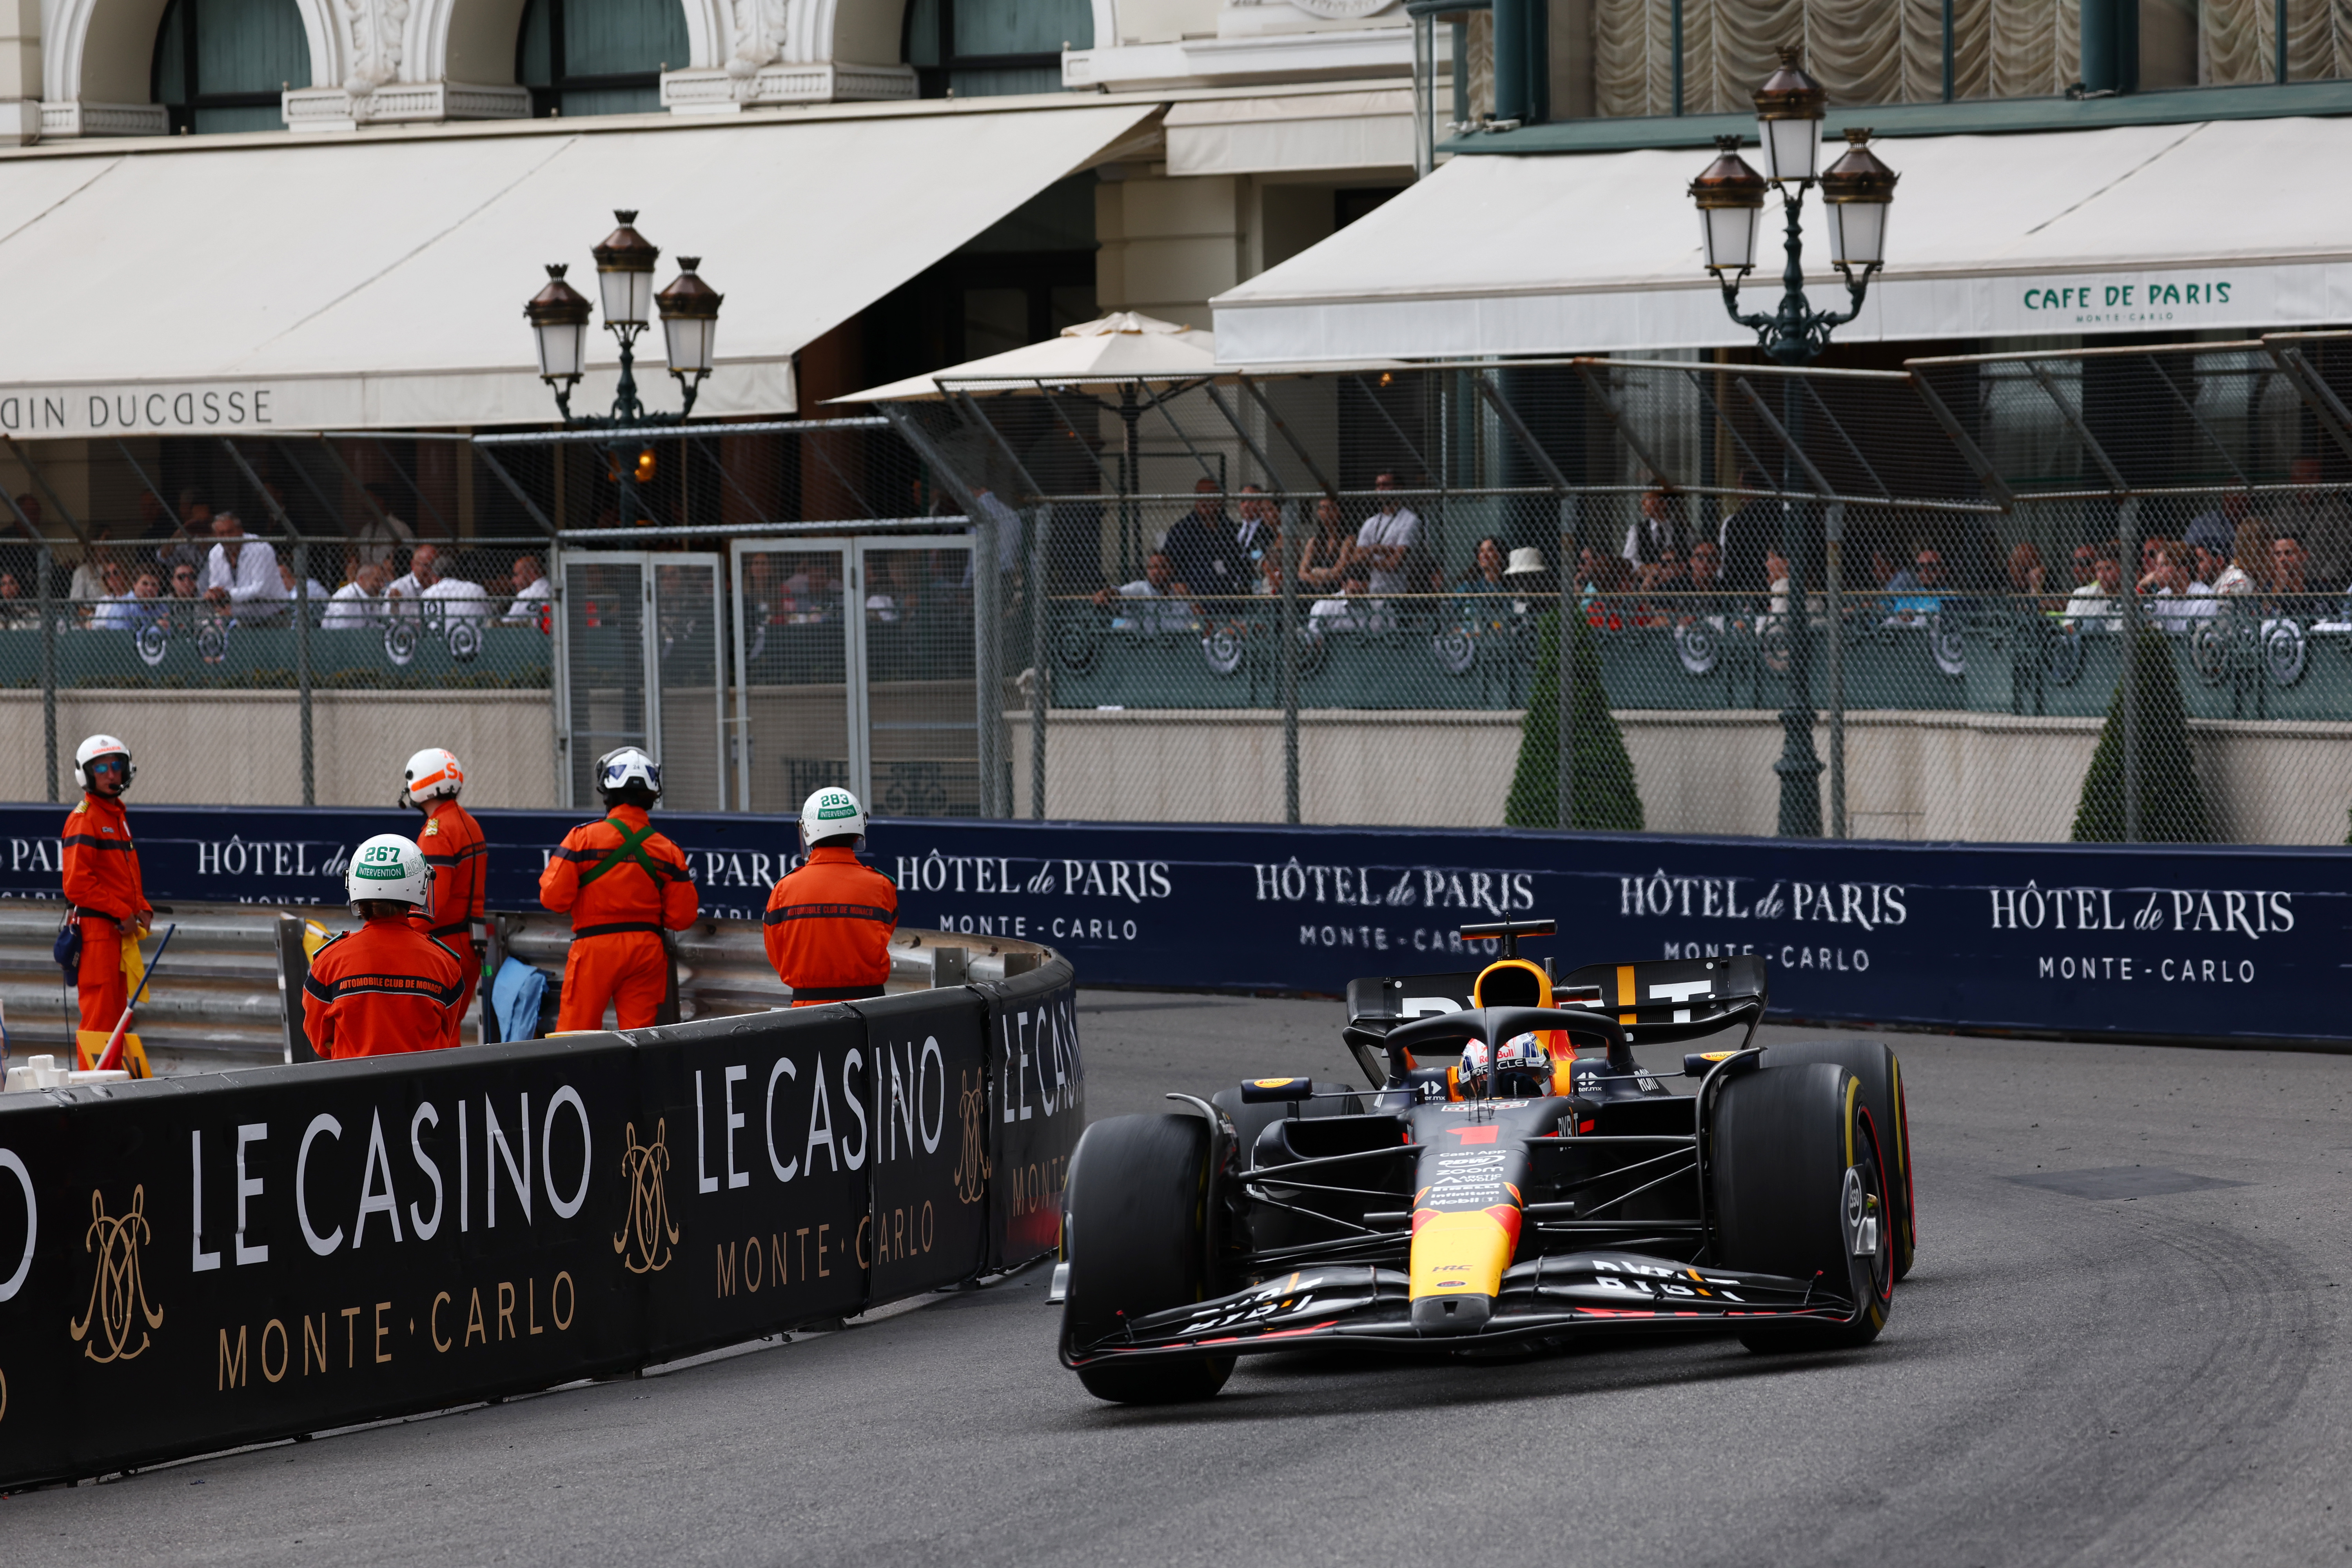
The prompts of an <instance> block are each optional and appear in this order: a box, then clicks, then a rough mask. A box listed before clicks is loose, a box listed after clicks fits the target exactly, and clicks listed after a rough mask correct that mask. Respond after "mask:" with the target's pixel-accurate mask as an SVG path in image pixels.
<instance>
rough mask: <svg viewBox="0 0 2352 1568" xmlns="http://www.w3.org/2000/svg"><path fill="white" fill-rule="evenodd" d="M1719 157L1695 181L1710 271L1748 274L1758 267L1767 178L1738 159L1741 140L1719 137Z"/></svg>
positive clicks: (1694, 197)
mask: <svg viewBox="0 0 2352 1568" xmlns="http://www.w3.org/2000/svg"><path fill="white" fill-rule="evenodd" d="M1715 145H1716V149H1717V157H1716V160H1715V162H1714V163H1710V164H1708V165H1707V166H1706V172H1704V173H1703V174H1700V175H1699V177H1698V178H1697V179H1696V180H1693V181H1692V182H1691V185H1690V194H1691V199H1692V200H1693V201H1695V202H1696V203H1697V204H1698V216H1699V237H1700V239H1701V242H1702V243H1703V244H1704V245H1705V247H1706V267H1707V270H1708V271H1710V272H1713V273H1716V274H1717V275H1718V276H1720V275H1721V274H1723V273H1725V272H1727V271H1729V272H1742V273H1744V272H1746V271H1748V269H1749V268H1752V267H1754V266H1755V265H1756V233H1757V228H1758V219H1759V217H1760V216H1761V215H1762V213H1763V210H1764V195H1765V191H1766V189H1767V186H1766V183H1765V179H1764V176H1763V175H1761V174H1758V173H1757V172H1756V171H1755V169H1754V168H1753V167H1751V166H1750V165H1749V163H1748V160H1747V159H1745V158H1743V157H1741V156H1740V155H1739V138H1738V137H1737V136H1718V137H1717V138H1716V141H1715Z"/></svg>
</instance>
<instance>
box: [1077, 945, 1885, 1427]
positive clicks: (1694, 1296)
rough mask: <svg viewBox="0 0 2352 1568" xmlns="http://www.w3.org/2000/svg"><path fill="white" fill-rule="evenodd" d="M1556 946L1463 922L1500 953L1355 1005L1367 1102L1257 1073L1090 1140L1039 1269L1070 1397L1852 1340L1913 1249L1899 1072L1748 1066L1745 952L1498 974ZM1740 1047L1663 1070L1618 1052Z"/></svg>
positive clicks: (1830, 1052)
mask: <svg viewBox="0 0 2352 1568" xmlns="http://www.w3.org/2000/svg"><path fill="white" fill-rule="evenodd" d="M1552 930H1553V926H1552V923H1551V922H1549V921H1501V922H1496V923H1493V924H1487V925H1475V926H1465V927H1464V928H1463V930H1462V934H1463V935H1464V936H1465V937H1473V938H1494V939H1498V940H1499V942H1500V944H1501V951H1502V953H1503V956H1502V957H1501V958H1500V959H1498V960H1497V961H1496V962H1495V963H1489V964H1487V965H1486V968H1484V969H1483V970H1481V971H1479V972H1477V973H1475V974H1466V973H1465V974H1429V975H1412V976H1404V977H1384V978H1375V979H1366V980H1359V981H1356V982H1354V983H1353V984H1350V985H1349V988H1348V1012H1349V1021H1348V1026H1347V1028H1346V1030H1345V1032H1344V1038H1345V1040H1346V1041H1347V1043H1348V1046H1349V1049H1350V1050H1351V1051H1352V1052H1353V1054H1354V1055H1355V1057H1356V1058H1357V1060H1358V1061H1359V1063H1360V1064H1361V1065H1362V1067H1363V1068H1364V1069H1365V1071H1366V1072H1367V1073H1368V1074H1369V1075H1370V1077H1371V1078H1372V1079H1373V1080H1374V1081H1376V1082H1377V1083H1378V1084H1379V1087H1378V1088H1377V1089H1355V1088H1353V1087H1351V1086H1349V1085H1348V1084H1344V1083H1316V1082H1313V1081H1311V1080H1309V1079H1302V1078H1265V1079H1253V1080H1251V1081H1248V1082H1245V1083H1244V1084H1242V1085H1241V1086H1240V1087H1239V1088H1238V1089H1227V1090H1224V1091H1223V1092H1221V1093H1219V1094H1217V1095H1216V1096H1214V1097H1213V1099H1212V1100H1198V1099H1194V1098H1192V1096H1189V1095H1171V1096H1170V1098H1171V1100H1180V1101H1182V1102H1184V1103H1185V1105H1186V1110H1184V1111H1183V1112H1182V1113H1181V1114H1174V1115H1158V1116H1122V1117H1115V1118H1111V1119H1108V1120H1106V1121H1098V1122H1097V1123H1095V1124H1094V1125H1093V1126H1092V1127H1089V1128H1088V1129H1087V1132H1086V1136H1085V1137H1084V1138H1083V1139H1082V1140H1081V1141H1080V1142H1079V1144H1078V1147H1077V1151H1076V1154H1075V1155H1074V1157H1073V1159H1072V1163H1071V1170H1070V1174H1069V1179H1068V1184H1067V1187H1066V1195H1065V1212H1064V1220H1063V1233H1062V1234H1063V1258H1062V1261H1061V1263H1060V1264H1059V1266H1058V1267H1057V1268H1056V1270H1055V1296H1056V1297H1057V1298H1058V1299H1059V1300H1060V1301H1061V1303H1062V1314H1063V1315H1062V1334H1061V1358H1062V1362H1063V1364H1064V1365H1066V1366H1068V1367H1070V1368H1071V1369H1072V1370H1074V1371H1075V1372H1076V1373H1077V1374H1078V1378H1079V1381H1080V1382H1081V1383H1083V1384H1085V1385H1086V1387H1087V1391H1088V1392H1090V1393H1092V1394H1096V1395H1097V1396H1098V1397H1100V1398H1103V1399H1108V1400H1115V1401H1121V1402H1131V1403H1155V1402H1165V1401H1174V1400H1186V1399H1201V1398H1206V1397H1208V1396H1209V1395H1211V1394H1214V1393H1216V1391H1217V1390H1218V1388H1219V1387H1221V1386H1222V1385H1223V1383H1224V1381H1225V1378H1226V1376H1227V1374H1228V1373H1230V1372H1231V1371H1232V1369H1233V1365H1234V1358H1235V1357H1236V1356H1240V1355H1244V1354H1248V1353H1251V1352H1273V1351H1297V1350H1301V1349H1307V1348H1312V1347H1317V1346H1326V1345H1331V1346H1337V1345H1347V1346H1354V1347H1374V1348H1379V1349H1385V1350H1393V1351H1399V1352H1417V1353H1423V1354H1428V1353H1441V1354H1442V1353H1454V1352H1464V1351H1477V1350H1484V1349H1494V1348H1512V1349H1525V1348H1528V1347H1529V1346H1531V1345H1539V1344H1541V1343H1543V1342H1562V1341H1565V1340H1567V1339H1570V1338H1576V1337H1580V1336H1583V1335H1588V1334H1595V1333H1605V1332H1609V1331H1624V1330H1638V1331H1645V1332H1655V1331H1659V1330H1671V1329H1683V1330H1690V1331H1714V1332H1718V1333H1720V1332H1726V1331H1730V1332H1736V1333H1737V1334H1738V1336H1739V1338H1740V1340H1741V1342H1743V1343H1745V1344H1746V1345H1748V1347H1749V1348H1750V1349H1752V1350H1756V1351H1779V1350H1799V1349H1818V1348H1828V1347H1840V1346H1855V1345H1863V1344H1867V1343H1868V1342H1870V1341H1872V1340H1873V1339H1874V1338H1876V1337H1877V1334H1878V1332H1879V1331H1880V1329H1881V1328H1883V1327H1884V1326H1885V1322H1886V1315H1887V1310H1888V1309H1889V1308H1890V1307H1891V1306H1892V1305H1893V1302H1894V1295H1895V1281H1896V1280H1897V1279H1900V1278H1902V1276H1903V1275H1904V1274H1905V1273H1906V1271H1907V1270H1908V1268H1910V1264H1911V1257H1912V1249H1913V1246H1914V1242H1915V1236H1914V1227H1913V1223H1912V1193H1911V1161H1910V1148H1909V1134H1908V1130H1907V1127H1906V1121H1905V1108H1904V1099H1903V1079H1902V1072H1901V1068H1900V1066H1899V1064H1898V1063H1897V1061H1896V1059H1895V1053H1894V1052H1893V1051H1892V1050H1890V1049H1888V1048H1887V1047H1885V1045H1883V1044H1880V1043H1878V1042H1875V1041H1870V1042H1858V1041H1850V1040H1836V1041H1823V1042H1818V1043H1808V1044H1802V1045H1782V1046H1774V1047H1769V1049H1759V1048H1758V1047H1755V1046H1754V1044H1753V1041H1754V1037H1755V1033H1756V1026H1757V1024H1758V1022H1759V1020H1760V1019H1761V1018H1762V1016H1763V1013H1764V1004H1765V969H1764V962H1763V960H1761V959H1759V958H1756V957H1752V956H1739V957H1730V958H1701V959H1683V960H1667V961H1665V962H1662V963H1620V964H1596V965H1592V966H1591V967H1588V968H1584V969H1580V970H1577V971H1576V972H1575V973H1571V974H1569V975H1567V976H1566V977H1565V978H1563V979H1560V980H1559V981H1555V980H1554V979H1553V978H1552V976H1551V974H1550V973H1549V966H1548V965H1544V964H1538V963H1533V962H1530V961H1529V960H1528V959H1525V958H1522V957H1520V956H1518V952H1517V943H1518V942H1519V940H1520V939H1521V938H1525V937H1530V936H1538V935H1549V934H1551V932H1552ZM1734 1028H1737V1029H1740V1030H1742V1031H1744V1032H1743V1033H1742V1035H1741V1036H1740V1037H1739V1038H1738V1044H1737V1046H1736V1047H1733V1048H1730V1049H1722V1050H1710V1051H1704V1052H1696V1053H1692V1054H1689V1055H1686V1056H1685V1057H1684V1058H1682V1060H1681V1061H1680V1062H1679V1063H1678V1064H1677V1067H1676V1068H1675V1070H1674V1071H1672V1072H1666V1073H1660V1072H1655V1071H1653V1070H1651V1069H1650V1068H1644V1067H1643V1065H1642V1063H1641V1062H1640V1061H1638V1060H1637V1059H1636V1058H1635V1057H1634V1054H1633V1051H1634V1047H1635V1046H1637V1045H1642V1046H1665V1045H1670V1044H1679V1043H1685V1042H1690V1041H1694V1040H1696V1039H1698V1038H1700V1037H1704V1036H1707V1035H1713V1034H1717V1033H1718V1032H1721V1031H1724V1030H1727V1029H1734ZM1668 1077H1679V1078H1682V1079H1686V1080H1688V1081H1689V1083H1690V1084H1692V1085H1693V1086H1694V1087H1693V1089H1692V1090H1691V1092H1687V1093H1676V1092H1674V1091H1673V1090H1671V1089H1668V1088H1667V1086H1666V1085H1665V1083H1664V1082H1663V1081H1662V1079H1664V1078H1668Z"/></svg>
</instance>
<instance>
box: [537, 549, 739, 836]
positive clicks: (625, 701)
mask: <svg viewBox="0 0 2352 1568" xmlns="http://www.w3.org/2000/svg"><path fill="white" fill-rule="evenodd" d="M561 559H562V575H561V579H560V580H561V582H562V595H563V607H562V614H561V615H560V616H557V618H556V625H557V626H558V628H559V635H560V636H561V637H562V647H561V648H560V649H559V650H558V657H557V667H558V668H560V669H561V670H562V687H561V689H560V691H559V700H560V707H559V710H558V723H559V726H560V731H561V734H562V742H563V777H564V783H565V804H566V805H572V806H575V807H577V806H583V805H590V804H592V803H593V802H594V800H595V798H596V789H595V783H594V777H593V775H594V772H595V766H596V759H597V758H598V757H601V756H603V755H604V753H605V752H609V751H612V750H613V749H614V747H616V746H636V747H640V748H642V749H643V750H644V751H645V752H646V753H647V754H648V755H650V756H651V757H652V758H653V759H654V761H655V762H656V763H660V764H661V768H662V803H663V804H664V805H667V806H669V807H671V808H672V809H673V810H677V811H725V810H728V809H730V798H731V796H730V785H731V781H730V779H729V778H728V777H727V770H726V768H725V766H724V765H723V763H722V759H723V758H724V757H725V755H726V751H725V747H726V729H725V712H724V706H723V703H724V687H723V684H722V681H721V677H720V672H721V671H722V670H723V669H724V668H725V664H724V661H723V657H722V653H721V650H722V649H723V648H724V647H725V646H726V643H725V636H724V628H723V626H721V624H720V623H721V620H722V617H721V616H720V614H719V610H720V606H721V604H722V596H721V595H720V593H719V566H720V558H719V556H717V555H715V554H709V553H697V552H667V551H664V552H648V551H639V550H604V551H565V552H562V558H561Z"/></svg>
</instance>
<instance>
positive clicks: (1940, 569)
mask: <svg viewBox="0 0 2352 1568" xmlns="http://www.w3.org/2000/svg"><path fill="white" fill-rule="evenodd" d="M1944 588H1945V582H1944V557H1943V553H1942V552H1940V551H1937V549H1936V548H1935V547H1934V546H1932V545H1924V544H1923V545H1921V546H1920V547H1919V549H1918V552H1917V553H1916V554H1915V555H1914V556H1913V557H1912V561H1911V565H1910V567H1909V568H1908V569H1907V570H1906V571H1902V572H1897V573H1896V574H1895V577H1894V579H1893V581H1891V582H1889V583H1888V584H1886V592H1887V594H1888V595H1889V597H1888V599H1887V603H1886V616H1887V624H1889V625H1890V626H1925V625H1926V624H1927V617H1928V616H1932V615H1934V614H1936V612H1937V611H1938V610H1940V609H1942V608H1943V607H1944V601H1943V598H1942V593H1943V590H1944Z"/></svg>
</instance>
